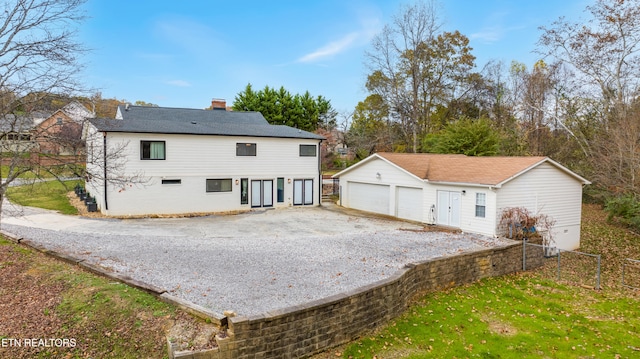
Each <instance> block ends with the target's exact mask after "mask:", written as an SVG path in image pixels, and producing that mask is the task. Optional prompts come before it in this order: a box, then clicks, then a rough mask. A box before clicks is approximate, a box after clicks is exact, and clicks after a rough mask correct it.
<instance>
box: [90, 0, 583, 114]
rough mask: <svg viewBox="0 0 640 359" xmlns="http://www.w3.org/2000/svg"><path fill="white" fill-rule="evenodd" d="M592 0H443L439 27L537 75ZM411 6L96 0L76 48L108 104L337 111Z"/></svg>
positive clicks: (482, 54) (479, 52)
mask: <svg viewBox="0 0 640 359" xmlns="http://www.w3.org/2000/svg"><path fill="white" fill-rule="evenodd" d="M591 2H592V1H589V0H565V1H558V0H511V1H507V0H441V5H442V11H441V12H440V16H441V17H442V18H443V20H444V24H445V26H444V30H446V31H454V30H459V31H460V32H461V33H463V34H464V35H466V36H467V37H469V39H470V42H471V44H470V45H471V47H473V49H474V50H473V54H474V55H475V56H476V57H477V59H476V66H477V67H479V68H481V67H482V66H483V65H484V64H485V63H486V62H487V61H489V60H491V59H495V60H502V61H504V62H505V63H506V64H509V63H510V62H511V61H512V60H517V61H520V62H523V63H525V64H527V66H531V65H532V64H533V63H534V62H535V61H536V60H537V59H538V58H537V56H536V55H535V54H533V53H532V50H534V48H535V43H536V41H537V40H538V38H539V36H540V31H539V30H538V27H539V26H543V25H549V24H551V22H552V21H554V20H556V19H557V18H559V17H560V16H566V17H567V18H570V19H577V18H578V17H582V18H584V16H585V14H584V8H585V6H586V5H588V4H590V3H591ZM403 3H406V2H400V1H385V0H353V1H349V0H318V1H299V0H297V1H296V0H282V1H278V0H275V1H242V0H237V1H204V0H203V1H196V0H184V1H175V0H170V1H163V0H156V1H130V0H127V1H124V0H110V1H103V0H90V1H89V3H88V4H87V5H86V11H87V15H88V16H89V18H88V19H87V20H86V21H85V22H84V23H83V24H82V25H81V27H80V29H79V30H80V31H79V34H80V38H79V39H80V41H82V42H83V43H84V44H85V45H86V46H88V47H89V48H91V49H92V51H91V53H90V54H89V55H87V56H86V57H85V59H84V62H85V63H86V66H87V67H86V70H85V73H84V75H83V80H84V82H85V83H86V85H87V86H90V87H93V88H96V89H98V90H100V91H101V92H102V95H103V97H105V98H113V97H116V98H118V99H126V100H128V101H130V102H135V101H136V100H142V101H146V102H152V103H155V104H158V105H160V106H166V107H185V108H205V107H207V106H209V105H210V103H211V99H212V98H222V99H226V100H227V103H228V104H231V103H232V102H233V99H234V97H235V95H236V94H237V93H238V92H241V91H242V90H244V88H245V86H246V85H247V84H248V83H251V84H252V85H253V87H254V89H255V90H259V89H262V88H264V86H266V85H268V86H270V87H275V88H279V87H280V86H284V87H285V88H286V89H287V90H289V91H290V92H292V93H294V94H295V93H304V92H305V91H307V90H308V91H309V92H310V93H311V94H312V95H314V96H317V95H322V96H324V97H326V98H327V99H329V100H330V101H331V103H332V105H333V107H334V108H335V109H336V110H338V111H339V112H347V111H352V110H353V108H354V107H355V105H356V104H357V103H358V101H362V100H363V99H364V98H365V97H366V95H367V94H366V91H365V89H364V83H365V80H366V75H367V71H368V70H367V68H366V66H365V65H364V62H365V56H364V53H365V51H366V50H367V49H368V48H369V46H370V42H371V38H372V37H373V36H375V34H376V33H378V32H379V31H380V30H381V29H382V27H383V26H384V25H385V24H388V23H390V21H391V17H392V16H393V15H394V14H397V13H398V10H399V7H400V5H401V4H403Z"/></svg>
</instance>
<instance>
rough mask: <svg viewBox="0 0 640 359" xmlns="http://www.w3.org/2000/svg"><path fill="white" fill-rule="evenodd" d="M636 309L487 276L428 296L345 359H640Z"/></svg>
mask: <svg viewBox="0 0 640 359" xmlns="http://www.w3.org/2000/svg"><path fill="white" fill-rule="evenodd" d="M638 304H640V303H639V302H638V300H637V298H632V297H625V296H618V295H610V293H608V292H604V291H603V292H594V291H593V290H590V289H584V288H582V287H577V286H569V285H561V284H557V283H556V282H554V281H552V280H548V279H542V278H538V277H536V276H535V275H527V274H520V275H510V276H506V277H501V278H491V279H486V280H483V281H481V282H479V283H475V284H473V285H467V286H463V287H458V288H454V289H451V290H447V291H444V292H437V293H432V294H429V295H427V296H425V297H424V298H423V299H422V300H421V301H420V303H418V304H417V305H415V306H413V307H412V308H411V309H410V311H409V312H408V313H406V314H405V315H404V316H403V317H401V318H399V319H397V320H395V321H394V322H393V323H391V324H390V325H389V326H387V327H386V328H384V329H382V330H381V331H379V332H376V333H374V334H370V335H368V336H366V337H365V338H362V339H361V340H359V341H357V342H354V343H352V344H351V345H349V346H348V347H347V348H346V349H345V350H344V353H343V357H344V358H374V357H375V358H519V359H521V358H617V357H618V356H616V355H620V356H619V358H633V357H640V351H639V350H640V336H639V335H640V307H639V306H638Z"/></svg>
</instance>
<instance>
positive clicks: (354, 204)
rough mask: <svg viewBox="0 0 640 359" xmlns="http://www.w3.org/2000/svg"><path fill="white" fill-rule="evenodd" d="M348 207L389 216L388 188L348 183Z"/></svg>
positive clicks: (377, 185) (385, 186)
mask: <svg viewBox="0 0 640 359" xmlns="http://www.w3.org/2000/svg"><path fill="white" fill-rule="evenodd" d="M349 207H351V208H355V209H359V210H363V211H367V212H375V213H381V214H389V186H387V185H379V184H370V183H358V182H349Z"/></svg>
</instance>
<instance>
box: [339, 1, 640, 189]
mask: <svg viewBox="0 0 640 359" xmlns="http://www.w3.org/2000/svg"><path fill="white" fill-rule="evenodd" d="M585 13H586V14H587V15H588V18H586V19H584V20H581V21H577V22H571V21H568V20H566V19H564V18H560V19H558V20H556V21H554V22H553V23H551V24H549V25H546V26H541V27H540V28H539V30H540V32H541V35H540V38H539V41H538V44H537V47H536V49H533V50H534V51H535V52H536V53H537V54H538V55H539V58H540V60H539V61H537V62H536V63H535V64H533V66H531V67H528V66H526V65H525V64H523V63H521V62H518V61H513V62H511V63H510V64H504V63H502V62H497V61H492V62H489V63H488V64H486V65H484V66H483V67H482V68H481V69H480V70H477V67H476V64H475V57H474V56H473V49H472V48H471V47H470V46H469V39H468V38H467V37H466V36H465V35H464V34H461V33H460V32H458V31H445V30H444V29H443V23H442V21H440V19H439V14H438V12H437V3H436V2H435V1H426V2H418V3H416V4H413V5H406V6H403V7H402V8H400V11H399V12H398V14H397V15H396V16H394V17H393V20H392V22H391V23H389V24H387V25H386V26H385V27H384V29H383V30H382V32H381V33H380V34H378V35H377V36H376V37H375V38H374V40H373V42H372V46H371V49H370V50H369V51H368V52H367V53H366V63H367V65H368V68H369V75H368V76H367V78H366V88H367V90H368V92H369V95H368V96H367V97H366V98H365V99H364V100H363V101H361V102H359V103H358V105H357V106H356V108H355V109H354V111H353V114H352V116H351V119H350V123H349V124H348V126H347V127H346V135H345V139H346V142H347V144H348V145H349V147H350V148H352V149H354V150H355V152H356V156H357V157H359V158H363V157H366V156H367V155H369V154H371V153H373V152H377V151H397V152H436V153H437V152H443V153H465V154H468V155H535V156H550V157H551V158H553V159H555V160H557V161H559V162H560V163H562V164H564V165H566V166H568V167H569V168H571V169H573V170H574V171H576V172H578V173H580V174H581V175H583V176H585V177H587V178H589V179H590V180H592V181H593V182H594V185H593V186H590V187H591V189H590V190H589V191H591V193H592V194H594V195H598V196H604V195H611V194H616V195H617V194H633V195H634V196H635V195H636V194H637V193H638V189H639V188H638V186H640V182H639V180H640V101H639V98H638V95H639V93H638V90H639V89H640V88H639V86H638V85H639V81H640V56H639V51H640V1H638V0H630V1H629V0H628V1H613V0H596V1H595V2H594V3H593V4H591V5H589V6H587V7H586V11H585ZM596 192H597V193H596Z"/></svg>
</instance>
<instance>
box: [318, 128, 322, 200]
mask: <svg viewBox="0 0 640 359" xmlns="http://www.w3.org/2000/svg"><path fill="white" fill-rule="evenodd" d="M318 177H319V178H320V180H319V181H318V182H319V185H318V187H319V188H320V190H319V191H318V205H320V206H322V140H320V141H318Z"/></svg>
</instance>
